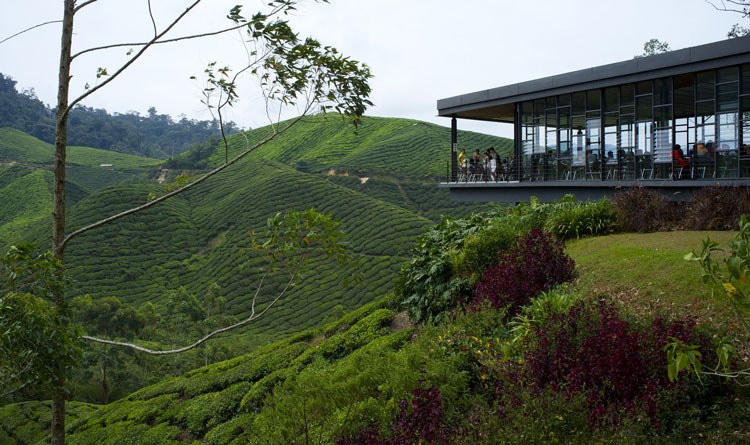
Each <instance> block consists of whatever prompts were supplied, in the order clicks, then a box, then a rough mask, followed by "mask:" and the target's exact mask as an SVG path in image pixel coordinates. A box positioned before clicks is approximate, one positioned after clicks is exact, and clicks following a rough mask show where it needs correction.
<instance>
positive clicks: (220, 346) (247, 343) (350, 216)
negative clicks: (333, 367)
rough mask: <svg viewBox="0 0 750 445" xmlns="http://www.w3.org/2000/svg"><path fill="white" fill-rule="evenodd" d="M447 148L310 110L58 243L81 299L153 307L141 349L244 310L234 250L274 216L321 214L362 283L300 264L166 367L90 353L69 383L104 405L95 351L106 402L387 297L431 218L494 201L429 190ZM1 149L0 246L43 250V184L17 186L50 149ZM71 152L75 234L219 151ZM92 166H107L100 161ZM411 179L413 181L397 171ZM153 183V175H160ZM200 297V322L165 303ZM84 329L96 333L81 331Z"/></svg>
mask: <svg viewBox="0 0 750 445" xmlns="http://www.w3.org/2000/svg"><path fill="white" fill-rule="evenodd" d="M268 131H269V130H268V128H261V129H259V130H254V131H252V132H249V133H247V137H248V138H249V139H251V140H257V139H259V138H260V137H263V135H264V134H266V133H267V132H268ZM459 137H460V138H461V140H465V141H475V143H476V144H480V143H481V144H486V145H488V146H489V145H494V146H495V147H498V148H499V147H503V146H507V145H508V144H509V142H508V141H507V140H504V139H501V138H495V137H491V136H484V135H477V134H474V133H463V132H462V133H460V135H459ZM231 141H232V146H233V147H235V148H234V149H233V150H235V151H236V150H238V149H239V148H238V147H239V146H240V145H241V144H242V145H244V144H245V137H244V136H243V135H235V136H233V137H232V139H231ZM386 141H388V143H387V144H386V143H385V142H386ZM448 141H449V133H448V131H447V130H446V129H445V128H442V127H438V126H434V125H430V124H425V123H421V122H417V121H410V120H403V119H385V118H364V119H363V122H362V125H361V126H360V127H359V129H358V130H357V133H354V132H353V128H352V127H351V126H346V125H345V124H344V123H343V122H342V121H341V120H340V117H339V116H328V117H326V118H323V117H322V116H315V117H312V118H309V119H308V120H306V121H304V122H303V123H302V124H301V125H299V126H297V127H294V128H292V129H291V130H289V131H288V132H286V133H285V134H283V135H282V136H281V137H280V138H279V140H277V141H274V142H273V143H271V144H269V145H268V146H265V147H263V148H261V149H260V150H258V152H257V153H255V154H253V155H252V156H250V157H249V158H248V159H245V160H243V161H241V162H240V163H238V164H236V165H234V166H232V167H231V168H230V169H229V170H227V171H226V172H224V173H222V174H220V175H218V176H216V177H215V178H212V179H211V180H209V181H208V182H206V183H204V184H202V185H201V186H200V187H198V188H196V189H194V190H192V191H190V192H188V193H185V194H181V195H179V196H177V197H175V198H174V199H172V200H170V201H168V202H166V203H165V204H163V205H159V206H156V207H154V208H152V209H149V210H148V211H146V212H142V213H140V214H138V215H133V216H130V217H127V218H124V219H122V220H119V221H117V222H116V223H114V224H111V225H108V226H105V227H102V228H100V229H97V230H95V231H92V232H89V233H87V234H85V235H83V236H81V237H79V238H77V239H76V240H74V242H72V243H71V244H70V246H69V247H68V249H67V251H66V263H67V265H68V270H69V272H70V277H71V279H72V282H71V285H70V288H69V290H68V292H67V296H69V297H70V298H71V299H75V297H85V296H87V295H88V296H90V297H91V298H92V302H93V303H94V305H96V304H98V303H97V302H102V304H110V303H113V300H112V299H113V298H116V299H117V300H116V301H117V303H116V304H122V305H123V310H131V309H137V310H142V311H145V312H143V314H151V315H147V316H146V318H147V319H148V320H149V321H148V322H146V326H145V327H144V328H143V329H142V331H141V332H140V335H138V338H140V339H141V341H142V343H141V344H144V345H149V347H153V348H157V349H159V348H167V347H171V346H177V345H182V344H186V343H188V342H189V341H191V340H194V339H195V338H198V337H200V336H202V335H203V334H204V333H205V329H207V326H209V325H215V324H212V323H219V322H218V321H215V320H214V318H216V317H219V318H220V319H221V320H222V321H221V322H220V323H228V322H229V321H230V320H237V318H238V317H241V316H245V315H246V314H247V313H248V310H249V307H250V304H251V300H252V298H251V297H252V295H253V294H254V292H255V290H256V286H257V285H258V282H259V278H260V274H259V273H258V271H257V270H256V266H257V264H258V262H257V259H255V258H253V257H248V256H247V254H246V252H245V250H246V248H247V247H248V246H249V240H250V237H249V236H248V231H251V232H253V233H258V231H259V230H261V229H262V228H263V227H264V226H265V221H266V219H267V218H268V217H270V216H273V215H274V214H275V213H277V212H285V211H288V210H304V209H307V208H310V207H315V208H316V209H317V210H318V211H321V212H324V213H330V214H332V216H333V217H334V219H335V220H337V221H340V222H341V223H342V229H343V230H344V232H345V233H346V234H347V241H348V243H349V245H350V247H351V250H352V252H353V253H354V255H355V256H356V257H357V258H358V260H359V263H360V266H361V267H360V273H361V276H362V278H363V284H362V285H361V286H357V287H347V286H345V285H344V283H343V280H342V279H341V276H340V275H341V271H340V270H339V269H338V268H337V267H334V265H333V263H331V262H329V261H327V260H323V259H317V258H313V259H312V260H311V264H310V269H311V270H310V272H309V273H308V274H307V275H306V276H305V279H304V280H303V282H302V283H300V284H299V285H297V286H296V287H294V288H292V289H291V291H290V292H289V293H288V295H287V297H286V298H285V299H284V300H282V301H281V302H280V304H279V305H278V306H276V307H275V308H274V310H273V311H271V312H270V313H269V314H268V315H267V316H266V317H265V318H263V319H261V320H259V321H258V322H257V323H255V324H253V325H251V326H249V327H247V328H245V329H243V330H241V331H237V332H236V333H234V334H233V335H229V336H225V337H224V338H220V339H218V340H217V341H215V342H213V343H212V346H211V347H209V348H206V349H200V350H197V351H194V353H192V354H187V355H185V357H182V358H179V359H175V360H160V359H151V358H144V359H141V358H137V357H136V356H135V355H128V354H126V355H125V357H120V358H114V357H119V355H117V354H113V353H111V352H107V351H106V350H102V351H98V350H93V351H91V358H90V359H87V360H88V361H87V365H86V366H87V367H88V368H87V369H86V370H85V371H82V372H81V376H83V377H82V378H85V379H89V380H90V382H92V383H90V384H88V383H85V382H84V381H83V380H80V379H79V380H75V379H74V384H75V387H76V388H77V389H75V394H76V395H75V396H74V397H75V398H76V399H77V400H85V401H100V400H102V396H101V394H100V393H101V389H97V388H98V386H97V385H99V384H98V383H94V381H95V378H97V377H96V376H97V375H98V374H99V373H100V363H99V362H98V361H97V360H101V359H102V357H104V358H105V359H104V360H107V361H110V362H111V369H110V371H109V373H108V374H109V375H108V383H109V388H110V391H109V392H110V394H109V396H110V400H112V398H117V397H121V396H122V395H123V394H127V393H128V392H129V391H132V390H133V389H136V388H138V387H140V386H143V385H145V384H148V383H152V382H155V381H158V379H160V378H162V377H164V376H165V375H170V374H174V373H182V372H184V371H186V370H187V369H191V368H192V367H195V366H197V365H198V364H201V363H210V362H211V361H214V360H217V359H221V358H227V357H232V356H234V355H236V354H238V353H242V352H245V351H248V350H250V349H252V348H255V347H257V346H259V345H263V344H266V343H267V342H272V341H276V340H278V339H280V338H284V337H285V336H289V335H292V334H294V333H297V332H300V331H302V330H305V329H311V328H313V327H315V326H317V325H318V324H319V323H321V322H323V321H325V320H332V319H336V318H338V317H340V316H341V315H342V314H344V313H346V312H348V311H350V310H353V309H356V308H357V307H360V306H362V305H364V304H367V303H369V302H371V301H373V300H374V299H375V298H376V297H378V296H379V295H383V294H385V293H387V292H389V291H390V290H391V289H392V285H393V284H392V283H393V281H394V279H395V278H396V276H397V275H398V272H399V269H400V267H401V264H403V263H404V262H405V261H406V260H407V257H408V251H409V249H410V247H411V246H412V244H413V242H414V239H415V238H416V236H417V235H418V234H419V233H421V232H423V231H424V230H425V229H426V228H428V227H429V226H430V225H431V224H432V223H433V222H436V221H439V220H440V218H441V216H442V215H453V216H463V215H467V214H471V213H472V212H476V211H481V210H487V209H498V208H501V207H500V206H499V205H497V204H481V203H453V202H451V201H450V200H449V197H448V192H446V191H445V190H441V189H438V188H437V187H436V183H437V181H438V178H437V175H435V174H433V173H432V172H434V171H437V170H436V167H435V163H436V162H441V161H440V160H441V159H445V160H447V158H448V155H449V151H448ZM0 146H2V147H5V148H4V149H3V150H0V154H3V153H5V155H4V156H5V157H4V158H3V159H8V160H9V161H8V162H14V164H12V165H6V166H4V167H0V191H5V190H7V193H8V196H9V198H10V199H8V200H7V204H8V205H7V206H6V207H5V210H7V211H5V212H4V209H3V208H2V206H1V205H0V222H4V224H3V225H2V226H0V230H5V233H7V235H6V236H3V237H0V239H2V242H3V243H12V242H17V240H20V239H27V240H35V241H37V242H38V243H40V245H42V246H44V245H45V244H46V243H48V241H47V240H49V237H50V225H51V224H50V215H49V212H50V209H51V182H47V185H49V187H48V188H47V189H45V187H44V185H45V182H44V181H40V180H39V179H37V181H36V182H35V183H34V184H31V185H34V187H31V185H30V184H27V183H26V182H24V181H27V182H30V181H31V180H32V179H35V178H37V176H38V177H40V178H44V179H45V181H49V180H50V178H51V175H52V173H51V172H50V171H49V170H48V169H49V167H50V164H49V163H50V159H51V158H50V157H49V153H50V152H51V147H50V146H48V144H46V143H44V142H41V141H39V140H37V139H35V138H33V137H30V136H28V135H24V134H23V133H20V132H17V131H15V130H6V131H3V132H0ZM331 146H336V147H337V148H336V156H333V157H330V156H329V154H328V151H329V149H330V147H331ZM412 147H413V148H412ZM412 149H414V150H417V151H419V152H421V153H422V156H420V157H419V158H418V159H417V158H415V163H414V164H413V165H412V167H410V168H412V170H411V171H406V170H402V164H404V163H405V162H407V159H406V158H404V157H403V156H401V155H399V154H398V153H400V152H408V151H409V150H412ZM69 160H70V162H69V164H68V202H69V204H70V205H69V207H68V227H69V230H75V229H76V228H79V227H82V226H85V225H86V224H89V223H91V222H93V221H96V220H97V219H99V218H103V217H106V216H109V215H112V214H115V213H117V212H120V211H123V210H125V209H128V208H131V207H133V206H135V205H138V204H141V203H144V202H145V201H146V199H148V196H149V195H150V194H153V195H156V196H158V195H161V194H163V193H166V191H167V190H168V189H170V188H172V187H174V185H173V184H171V181H173V180H174V178H175V177H176V176H178V175H180V174H181V173H183V172H184V173H186V174H187V175H188V176H189V177H190V178H191V179H194V178H195V177H197V176H198V175H200V174H201V173H202V172H204V171H206V170H205V169H207V168H210V167H212V166H215V165H217V163H218V162H220V161H221V160H223V145H222V144H220V143H219V141H218V140H215V139H214V140H208V141H205V142H204V143H203V144H200V145H198V146H196V147H195V148H194V149H193V150H191V151H190V152H188V153H185V154H183V155H181V156H179V157H177V158H175V159H173V160H170V161H168V162H167V163H166V164H159V165H154V162H155V161H154V160H153V159H147V158H138V157H131V156H123V155H121V154H119V153H113V152H106V151H97V150H94V149H78V148H72V149H71V156H70V157H69ZM340 160H343V161H345V162H344V163H343V164H342V163H339V162H338V161H340ZM74 161H75V162H80V163H74ZM101 163H112V164H113V167H112V168H101V167H100V166H99V165H100V164H101ZM347 163H356V164H357V165H359V167H358V169H357V171H356V172H355V171H354V170H351V171H349V170H348V169H345V167H342V166H345V165H347ZM414 168H416V169H414ZM411 173H414V176H408V175H407V174H411ZM32 174H33V175H32ZM401 175H407V176H401ZM24 178H26V179H24ZM157 179H158V180H164V183H163V184H161V185H160V184H158V183H157ZM27 194H29V195H30V196H28V197H27ZM17 200H23V201H24V202H23V203H21V202H17ZM19 209H20V210H22V211H21V212H19V211H18V210H19ZM3 218H5V219H3ZM283 282H284V277H281V276H271V277H268V278H267V279H266V280H265V281H264V283H263V290H262V292H261V294H260V295H259V304H265V302H267V301H269V299H270V298H271V297H272V296H274V295H276V293H278V292H279V291H280V289H281V286H282V283H283ZM209 293H210V294H211V295H215V296H217V297H220V298H222V299H223V300H222V301H223V303H222V304H221V305H220V308H219V307H217V308H214V309H211V310H210V311H208V312H209V313H210V314H211V315H212V316H213V317H214V318H212V319H211V320H207V319H206V320H204V319H202V318H200V316H199V315H198V313H192V314H190V315H186V314H183V313H181V312H180V311H179V310H177V308H178V307H182V306H180V305H178V304H177V303H176V301H177V300H179V299H181V298H182V299H187V300H185V301H186V302H187V303H190V301H191V298H194V299H197V301H200V302H202V301H203V298H205V297H206V295H208V294H209ZM105 301H106V302H107V303H105ZM192 301H194V302H195V301H196V300H192ZM190 304H193V303H190ZM195 304H199V303H197V302H196V303H195ZM200 304H204V303H200ZM112 310H113V311H114V309H112ZM217 310H218V311H219V312H217ZM198 312H200V311H198ZM112 316H114V315H112ZM186 317H187V318H188V320H187V321H186V320H185V318H186ZM193 317H195V319H193ZM139 323H143V322H139ZM136 324H137V323H136ZM176 326H179V328H177V327H176ZM88 333H89V334H99V335H107V333H106V332H97V331H96V330H95V329H94V328H93V327H91V326H89V327H88ZM131 366H133V368H131ZM137 375H141V376H142V377H140V378H139V377H135V376H137ZM99 386H101V385H99Z"/></svg>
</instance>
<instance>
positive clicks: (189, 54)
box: [0, 0, 747, 136]
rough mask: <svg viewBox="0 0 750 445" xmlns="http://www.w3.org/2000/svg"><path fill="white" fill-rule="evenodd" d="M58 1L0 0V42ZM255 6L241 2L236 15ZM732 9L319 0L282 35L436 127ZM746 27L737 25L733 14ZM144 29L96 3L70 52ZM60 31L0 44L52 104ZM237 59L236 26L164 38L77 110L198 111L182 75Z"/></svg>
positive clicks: (680, 1)
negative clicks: (173, 40)
mask: <svg viewBox="0 0 750 445" xmlns="http://www.w3.org/2000/svg"><path fill="white" fill-rule="evenodd" d="M240 2H241V0H231V1H225V0H204V2H203V4H201V6H199V8H198V9H196V10H195V11H194V12H193V13H192V14H191V15H190V16H189V17H188V19H187V20H185V21H184V22H183V23H181V25H180V26H179V27H178V28H176V29H174V30H173V32H172V33H170V34H169V36H178V35H183V34H187V33H192V32H198V31H206V30H211V29H216V28H218V27H220V26H222V25H223V24H225V23H226V19H224V17H225V16H226V13H227V11H228V10H229V9H230V8H231V7H232V6H234V5H235V4H237V3H240ZM62 3H63V2H62V0H25V1H18V0H0V40H2V39H4V38H5V37H8V36H10V35H11V34H14V33H15V32H17V31H20V30H22V29H25V28H27V27H29V26H32V25H34V24H37V23H41V22H46V21H50V20H56V19H59V18H61V16H62ZM187 3H188V1H186V0H153V5H154V16H155V19H156V22H157V24H158V25H161V26H163V25H165V24H166V23H168V21H169V19H170V18H171V17H173V16H175V15H176V14H178V13H179V12H181V11H182V10H184V8H185V6H186V5H187ZM262 4H263V2H258V1H256V0H251V1H247V2H245V5H246V6H245V13H246V15H250V13H251V11H255V10H257V8H259V7H261V5H262ZM742 21H743V19H742V18H741V17H740V16H739V15H738V14H733V13H727V12H719V11H716V10H715V9H714V8H713V7H712V6H711V5H710V4H708V3H706V2H705V1H704V0H630V1H622V0H619V1H610V0H593V1H588V0H569V1H549V0H547V1H541V0H524V1H505V0H502V1H501V0H494V1H492V0H398V1H397V0H367V1H366V0H331V2H330V4H324V3H316V2H313V1H310V2H308V3H304V4H303V5H302V7H301V8H300V9H299V11H298V12H297V13H296V14H295V16H294V17H292V19H291V22H292V26H293V28H294V29H295V30H297V31H298V32H300V34H301V35H302V36H308V35H309V36H313V37H315V38H317V39H318V40H320V41H321V43H323V44H327V45H332V46H335V47H336V48H338V49H339V50H341V51H342V52H343V53H344V54H346V55H349V56H351V57H352V58H354V59H356V60H361V61H364V62H366V63H367V64H368V65H369V66H370V68H371V70H372V72H373V74H374V75H375V78H374V79H373V80H372V82H371V85H372V87H373V93H372V96H371V99H372V101H373V102H374V103H375V106H374V107H373V108H372V109H371V110H369V111H368V113H367V114H369V115H372V116H384V117H405V118H413V119H419V120H424V121H430V122H435V123H438V124H441V125H446V126H448V125H449V124H450V122H449V120H448V119H445V118H438V117H436V114H437V110H436V101H437V99H440V98H445V97H450V96H455V95H458V94H464V93H468V92H472V91H477V90H483V89H488V88H494V87H498V86H502V85H507V84H513V83H516V82H522V81H526V80H532V79H536V78H539V77H544V76H550V75H555V74H560V73H564V72H568V71H574V70H578V69H583V68H588V67H592V66H597V65H602V64H606V63H611V62H618V61H622V60H627V59H631V58H632V57H633V56H634V55H635V54H639V53H641V52H642V50H643V43H644V42H646V41H647V40H649V39H651V38H658V39H660V40H662V41H666V42H668V43H669V44H670V46H671V47H672V49H680V48H685V47H688V46H695V45H700V44H703V43H709V42H715V41H718V40H723V39H725V38H726V34H727V31H728V30H729V29H730V28H731V26H732V25H733V24H734V23H737V22H742ZM744 22H745V23H743V24H744V25H746V26H747V19H745V20H744ZM151 32H152V28H151V22H150V19H149V17H148V10H147V2H146V0H127V1H123V0H99V1H98V2H97V3H94V4H92V5H90V6H87V7H86V8H85V9H83V10H81V12H80V13H79V14H78V15H77V16H76V23H75V35H74V43H73V45H74V51H75V50H81V49H85V48H88V47H91V46H99V45H102V44H107V43H115V42H123V41H128V42H129V41H140V40H143V39H147V38H148V37H149V33H151ZM59 42H60V25H58V24H53V25H48V26H45V27H42V28H38V29H36V30H34V31H30V32H28V33H25V34H23V35H20V36H18V37H16V38H14V39H12V40H10V41H7V42H5V43H2V44H0V72H2V73H3V74H5V75H10V76H11V77H13V79H15V80H16V81H17V82H18V86H19V87H20V88H23V89H29V88H34V90H35V92H36V94H37V96H38V97H39V98H40V99H41V100H42V101H43V102H45V103H47V104H53V103H55V102H56V94H57V93H56V91H57V64H58V60H59V45H60V43H59ZM126 51H127V50H126V49H117V50H112V51H109V52H107V53H94V54H92V55H88V56H85V57H82V58H81V59H77V60H76V62H75V64H74V67H73V72H72V74H73V83H72V88H73V89H72V92H71V97H75V96H77V95H78V94H80V93H81V92H82V91H84V90H83V86H84V85H85V84H86V83H87V82H89V83H91V84H95V83H96V78H95V74H96V69H97V67H100V66H101V67H106V68H107V69H108V70H109V71H110V72H112V71H114V69H115V68H116V67H117V65H118V63H122V61H123V60H125V53H126ZM245 58H246V56H245V52H244V49H243V47H242V44H241V42H240V38H239V36H238V35H237V34H231V35H225V36H223V37H216V38H210V39H204V40H201V41H193V42H191V43H185V44H177V45H164V46H162V47H160V48H155V49H154V50H153V51H150V52H149V53H147V56H146V57H144V58H142V59H140V60H139V61H138V62H137V64H136V65H135V66H134V67H133V68H132V69H129V70H128V71H127V72H126V74H125V75H124V76H122V77H121V78H118V79H117V80H115V81H114V82H113V83H112V84H110V85H109V86H107V87H106V88H103V89H102V90H100V91H99V92H98V93H96V94H94V95H92V96H91V97H90V98H89V99H87V100H86V101H85V102H84V105H87V106H90V107H95V108H104V109H106V110H107V111H109V112H120V113H125V112H128V111H137V112H140V113H142V114H145V113H146V110H147V109H148V108H149V107H150V106H154V107H156V109H157V111H158V112H159V113H168V114H170V115H172V116H174V117H177V116H179V115H181V114H184V115H186V116H188V118H195V119H209V118H210V116H209V115H208V113H207V112H206V111H205V107H204V106H203V105H202V104H201V103H200V100H201V89H202V84H200V83H198V82H196V81H194V80H190V76H191V75H200V74H201V72H202V71H203V69H204V68H205V66H206V64H207V63H209V62H212V61H217V62H218V63H219V64H220V65H230V66H239V65H240V64H241V62H242V61H243V60H244V59H245ZM256 90H257V88H252V87H251V86H248V87H245V88H243V90H242V91H241V95H242V98H241V101H240V102H239V103H238V104H237V105H236V106H235V108H234V109H233V110H231V115H230V119H232V120H234V121H235V122H237V124H239V125H240V126H242V127H252V128H255V127H259V126H262V125H266V124H267V123H268V121H267V119H266V117H265V112H264V107H263V106H262V104H261V103H260V102H259V100H258V99H259V98H258V94H257V93H256ZM459 128H460V129H467V130H476V131H483V132H487V133H493V134H499V135H503V136H510V135H511V133H512V129H511V128H510V126H508V125H501V124H482V123H474V122H471V121H459Z"/></svg>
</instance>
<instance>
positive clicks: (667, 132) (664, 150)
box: [654, 128, 672, 164]
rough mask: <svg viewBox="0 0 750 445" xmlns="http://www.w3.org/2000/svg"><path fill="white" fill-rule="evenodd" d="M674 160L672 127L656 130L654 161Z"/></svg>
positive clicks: (665, 161)
mask: <svg viewBox="0 0 750 445" xmlns="http://www.w3.org/2000/svg"><path fill="white" fill-rule="evenodd" d="M671 162H672V129H671V128H660V129H657V130H656V131H654V163H657V164H664V163H671Z"/></svg>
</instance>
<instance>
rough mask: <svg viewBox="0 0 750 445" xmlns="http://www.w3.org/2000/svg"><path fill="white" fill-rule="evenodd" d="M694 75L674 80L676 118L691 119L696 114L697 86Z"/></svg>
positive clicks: (686, 75)
mask: <svg viewBox="0 0 750 445" xmlns="http://www.w3.org/2000/svg"><path fill="white" fill-rule="evenodd" d="M693 80H694V76H693V74H683V75H681V76H676V77H675V79H674V117H675V118H681V117H690V116H693V113H694V112H695V84H694V82H693Z"/></svg>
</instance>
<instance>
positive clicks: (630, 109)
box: [620, 105, 635, 114]
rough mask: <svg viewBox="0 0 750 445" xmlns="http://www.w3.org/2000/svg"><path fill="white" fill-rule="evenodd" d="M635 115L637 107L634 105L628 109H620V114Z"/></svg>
mask: <svg viewBox="0 0 750 445" xmlns="http://www.w3.org/2000/svg"><path fill="white" fill-rule="evenodd" d="M634 113H635V107H633V106H632V105H630V106H628V107H622V108H620V114H634Z"/></svg>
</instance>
